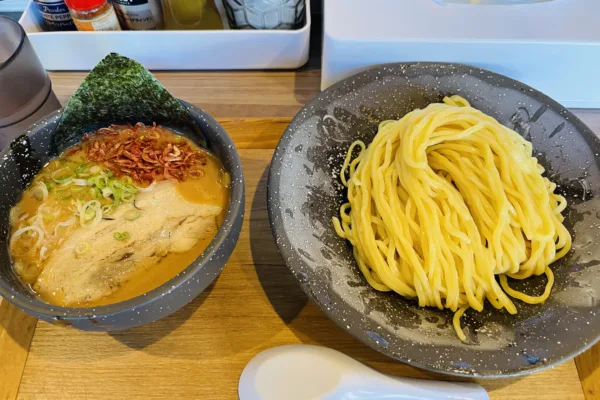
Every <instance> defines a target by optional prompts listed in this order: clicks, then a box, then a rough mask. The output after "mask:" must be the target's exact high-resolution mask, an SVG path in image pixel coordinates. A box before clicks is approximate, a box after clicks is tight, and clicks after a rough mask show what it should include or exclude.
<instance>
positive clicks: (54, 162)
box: [0, 103, 244, 331]
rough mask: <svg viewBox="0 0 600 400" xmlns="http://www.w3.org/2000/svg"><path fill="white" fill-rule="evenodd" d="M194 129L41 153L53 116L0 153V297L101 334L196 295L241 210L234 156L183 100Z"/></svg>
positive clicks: (105, 134)
mask: <svg viewBox="0 0 600 400" xmlns="http://www.w3.org/2000/svg"><path fill="white" fill-rule="evenodd" d="M184 105H185V106H186V107H187V108H188V109H189V110H190V113H191V114H192V116H193V117H194V120H195V122H196V124H197V125H198V127H199V128H200V131H201V132H202V136H200V134H199V133H189V132H188V133H183V132H180V131H178V130H176V129H172V128H170V127H168V126H160V125H157V124H155V123H150V124H149V123H146V124H144V123H141V122H137V123H136V122H132V123H125V124H123V123H121V124H112V125H108V126H103V127H100V128H95V129H90V132H89V133H88V134H86V135H85V136H84V137H83V139H82V140H81V142H79V143H76V144H74V145H73V146H72V147H70V148H68V149H66V150H65V151H63V152H62V153H60V154H59V155H57V156H56V157H50V156H49V155H48V154H49V153H50V151H49V149H50V143H51V136H52V132H53V131H54V129H55V128H56V125H57V123H58V119H59V115H60V111H58V112H56V113H53V114H51V115H49V116H48V117H47V118H45V119H43V120H42V121H40V122H39V123H37V124H36V125H34V126H33V127H31V129H30V130H28V131H27V134H26V135H25V136H22V137H21V138H19V139H18V140H17V141H15V142H13V143H12V145H11V146H10V147H9V148H6V149H4V151H3V152H2V154H1V156H2V157H0V188H1V189H0V190H2V192H3V193H2V194H3V195H2V196H1V197H0V226H1V227H2V229H3V230H2V234H1V235H0V241H2V243H1V244H0V249H1V250H0V296H2V297H3V298H5V299H6V300H8V301H10V302H12V303H13V304H15V305H16V306H17V307H19V308H21V309H23V310H24V311H26V312H28V313H30V314H32V315H34V316H36V317H38V318H40V319H42V320H45V321H48V322H53V323H60V324H65V325H71V326H74V327H76V328H79V329H84V330H99V331H111V330H122V329H128V328H131V327H135V326H138V325H142V324H145V323H148V322H152V321H155V320H157V319H160V318H162V317H165V316H167V315H169V314H171V313H173V312H175V311H176V310H178V309H179V308H181V307H183V306H184V305H186V304H187V303H189V302H190V301H191V300H193V299H194V298H195V297H197V296H198V295H199V294H200V293H201V292H202V291H203V290H204V289H206V287H207V286H209V285H210V284H211V283H212V282H213V280H214V279H215V278H216V277H217V276H218V275H219V273H220V272H221V270H222V268H223V267H224V266H225V263H226V261H227V260H228V258H229V256H230V255H231V253H232V252H233V249H234V247H235V244H236V242H237V239H238V237H239V233H240V230H241V226H242V222H243V215H244V180H243V175H242V167H241V163H240V159H239V155H238V153H237V150H236V149H235V146H234V144H233V142H232V141H231V138H230V137H229V136H228V135H227V133H226V132H225V130H224V129H223V128H222V127H221V126H220V125H219V124H218V123H217V122H216V121H215V120H214V119H213V118H211V117H210V116H209V115H208V114H207V113H206V112H204V111H203V110H201V109H199V108H196V107H194V106H192V105H190V104H187V103H185V104H184Z"/></svg>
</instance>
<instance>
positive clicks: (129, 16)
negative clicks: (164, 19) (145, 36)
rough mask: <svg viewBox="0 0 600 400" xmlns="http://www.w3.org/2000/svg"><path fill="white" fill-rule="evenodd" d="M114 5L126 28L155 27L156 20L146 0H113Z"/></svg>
mask: <svg viewBox="0 0 600 400" xmlns="http://www.w3.org/2000/svg"><path fill="white" fill-rule="evenodd" d="M114 6H115V8H116V9H117V12H118V13H119V16H120V17H121V21H122V22H123V25H125V26H126V27H127V28H129V29H133V30H136V31H142V30H153V29H156V28H157V21H156V18H155V16H154V15H153V13H152V7H151V6H150V3H149V2H148V0H115V1H114Z"/></svg>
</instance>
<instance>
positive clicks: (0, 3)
mask: <svg viewBox="0 0 600 400" xmlns="http://www.w3.org/2000/svg"><path fill="white" fill-rule="evenodd" d="M27 1H28V0H0V12H3V11H23V10H25V6H26V5H27Z"/></svg>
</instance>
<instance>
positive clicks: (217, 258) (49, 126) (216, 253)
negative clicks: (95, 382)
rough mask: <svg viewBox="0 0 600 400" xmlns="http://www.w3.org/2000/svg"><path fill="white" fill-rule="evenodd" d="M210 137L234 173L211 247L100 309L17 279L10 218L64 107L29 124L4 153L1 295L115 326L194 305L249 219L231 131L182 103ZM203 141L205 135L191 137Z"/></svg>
mask: <svg viewBox="0 0 600 400" xmlns="http://www.w3.org/2000/svg"><path fill="white" fill-rule="evenodd" d="M182 103H183V104H184V106H186V107H187V108H188V110H189V111H190V113H191V114H192V115H193V117H194V119H195V121H196V123H197V124H198V126H199V127H200V129H201V130H202V132H203V133H204V135H205V136H206V139H207V141H208V147H209V149H210V150H211V151H212V152H213V153H214V154H216V155H217V156H218V157H219V158H220V159H221V161H222V162H223V165H224V166H225V168H226V169H227V170H228V171H229V172H230V173H231V178H232V179H231V181H232V184H231V199H230V204H229V209H228V210H227V215H226V217H225V221H224V222H223V224H222V226H221V228H220V229H219V231H218V233H217V235H216V236H215V238H214V239H213V241H212V242H211V243H210V245H209V246H208V248H206V250H205V251H204V252H203V253H202V255H201V256H200V257H198V259H196V261H194V263H192V264H191V265H190V266H189V267H188V268H186V269H185V270H184V271H183V272H181V273H180V274H179V275H177V276H175V277H174V278H173V279H171V280H170V281H169V282H167V283H165V284H164V285H162V286H160V287H158V288H156V289H154V290H152V291H151V292H149V293H147V294H145V295H143V296H140V297H136V298H134V299H131V300H128V301H125V302H121V303H117V304H113V305H109V306H102V307H95V308H63V307H56V306H51V305H48V304H46V303H44V302H42V301H41V300H39V299H38V298H37V297H36V295H35V294H34V293H33V292H32V291H31V290H30V289H29V288H28V287H26V286H25V285H23V284H22V283H21V281H20V280H19V279H18V278H17V276H16V275H15V273H14V272H13V270H12V266H11V261H10V257H9V254H8V245H7V243H8V235H9V232H8V226H9V222H8V217H9V211H10V208H11V207H12V206H13V205H15V204H16V203H17V201H18V200H19V197H20V196H21V192H22V190H23V188H24V187H26V186H27V185H28V183H29V182H30V181H31V179H32V177H33V176H34V175H35V173H36V172H37V171H38V170H39V169H40V168H41V166H42V165H44V164H45V163H46V162H47V161H48V159H49V158H48V147H49V144H50V136H51V134H52V131H53V130H54V128H55V127H56V125H57V121H58V119H59V118H60V113H61V111H57V112H55V113H53V114H50V115H49V116H48V117H46V118H45V119H43V120H41V121H39V122H38V123H36V124H35V125H33V126H31V127H30V129H28V131H27V132H26V133H27V139H21V140H20V141H19V142H18V143H14V144H13V149H12V150H11V149H5V150H4V151H3V152H2V153H1V154H0V157H1V159H0V191H1V193H2V197H1V198H0V226H1V227H2V228H1V229H2V232H1V233H0V296H2V297H4V298H5V299H6V300H8V301H10V302H11V303H13V304H15V305H16V306H17V307H19V308H21V309H23V310H25V311H26V312H28V313H30V314H32V315H34V316H36V317H38V318H40V319H42V320H45V321H48V322H51V323H60V324H65V325H71V326H74V327H76V328H79V329H84V330H94V331H112V330H122V329H128V328H132V327H134V326H138V325H142V324H145V323H148V322H152V321H156V320H157V319H160V318H162V317H165V316H167V315H169V314H171V313H173V312H175V311H177V310H178V309H180V308H181V307H183V306H185V305H186V304H188V303H189V302H190V301H192V300H193V299H194V298H195V297H196V296H198V295H199V294H200V292H202V291H203V290H204V289H206V287H207V286H208V285H210V284H211V282H212V281H213V280H214V279H215V278H216V277H217V276H218V275H219V273H220V272H221V270H222V269H223V267H224V266H225V263H226V262H227V259H228V258H229V256H230V255H231V253H232V251H233V249H234V247H235V244H236V242H237V239H238V237H239V234H240V230H241V227H242V222H243V220H244V177H243V174H242V166H241V163H240V158H239V155H238V153H237V150H236V149H235V146H234V145H233V142H232V141H231V138H230V137H229V136H228V135H227V132H225V130H224V129H223V128H222V127H221V126H220V125H219V124H218V123H217V122H216V121H215V120H214V119H213V118H212V117H210V116H209V115H208V114H207V113H206V112H205V111H203V110H201V109H199V108H196V107H194V106H192V105H190V104H188V103H185V102H182ZM189 138H190V139H192V140H194V141H196V142H198V141H199V138H195V137H193V136H189Z"/></svg>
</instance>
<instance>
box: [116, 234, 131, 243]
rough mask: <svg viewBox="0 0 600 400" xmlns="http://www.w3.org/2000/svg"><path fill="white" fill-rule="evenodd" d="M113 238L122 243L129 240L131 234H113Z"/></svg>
mask: <svg viewBox="0 0 600 400" xmlns="http://www.w3.org/2000/svg"><path fill="white" fill-rule="evenodd" d="M113 237H114V238H115V239H117V240H120V241H125V240H129V237H130V236H129V232H115V233H113Z"/></svg>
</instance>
